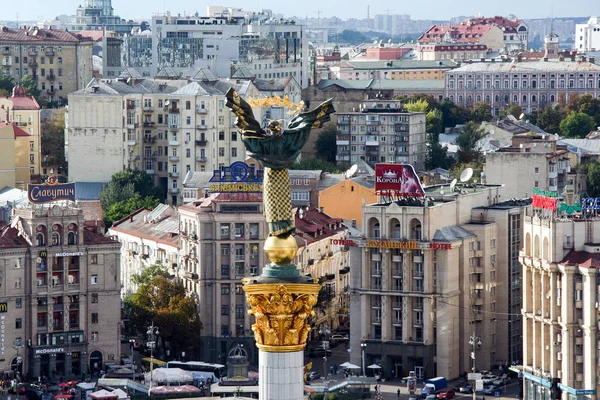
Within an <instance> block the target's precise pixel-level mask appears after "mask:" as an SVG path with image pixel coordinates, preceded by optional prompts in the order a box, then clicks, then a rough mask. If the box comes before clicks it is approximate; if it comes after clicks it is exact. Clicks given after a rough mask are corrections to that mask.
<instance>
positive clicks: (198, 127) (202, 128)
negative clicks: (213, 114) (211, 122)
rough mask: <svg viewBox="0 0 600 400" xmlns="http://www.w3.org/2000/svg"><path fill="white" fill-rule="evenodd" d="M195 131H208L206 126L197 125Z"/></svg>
mask: <svg viewBox="0 0 600 400" xmlns="http://www.w3.org/2000/svg"><path fill="white" fill-rule="evenodd" d="M196 129H200V130H205V129H208V126H206V125H204V124H198V125H196Z"/></svg>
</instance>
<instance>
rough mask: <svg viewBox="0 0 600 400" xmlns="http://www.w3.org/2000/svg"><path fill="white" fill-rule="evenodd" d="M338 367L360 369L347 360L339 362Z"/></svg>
mask: <svg viewBox="0 0 600 400" xmlns="http://www.w3.org/2000/svg"><path fill="white" fill-rule="evenodd" d="M340 367H342V368H348V369H360V367H359V366H358V365H355V364H351V363H349V362H345V363H343V364H340Z"/></svg>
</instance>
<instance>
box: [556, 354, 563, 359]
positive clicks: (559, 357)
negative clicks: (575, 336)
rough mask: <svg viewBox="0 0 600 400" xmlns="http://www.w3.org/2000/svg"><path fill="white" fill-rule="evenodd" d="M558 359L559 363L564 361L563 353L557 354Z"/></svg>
mask: <svg viewBox="0 0 600 400" xmlns="http://www.w3.org/2000/svg"><path fill="white" fill-rule="evenodd" d="M556 359H557V360H558V361H561V360H562V353H556Z"/></svg>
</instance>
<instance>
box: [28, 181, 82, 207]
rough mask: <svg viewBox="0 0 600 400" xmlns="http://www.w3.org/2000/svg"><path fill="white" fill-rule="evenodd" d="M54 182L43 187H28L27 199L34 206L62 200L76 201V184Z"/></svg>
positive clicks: (42, 185)
mask: <svg viewBox="0 0 600 400" xmlns="http://www.w3.org/2000/svg"><path fill="white" fill-rule="evenodd" d="M55 182H56V181H54V180H52V181H51V180H48V182H46V183H43V184H41V185H33V184H31V183H29V184H28V185H27V197H28V198H29V201H30V202H31V203H33V204H42V203H50V202H53V201H60V200H71V201H75V183H55Z"/></svg>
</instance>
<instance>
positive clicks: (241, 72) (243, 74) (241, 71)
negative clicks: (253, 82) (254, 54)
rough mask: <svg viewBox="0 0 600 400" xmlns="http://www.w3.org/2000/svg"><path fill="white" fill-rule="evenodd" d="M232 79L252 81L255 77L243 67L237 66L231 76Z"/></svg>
mask: <svg viewBox="0 0 600 400" xmlns="http://www.w3.org/2000/svg"><path fill="white" fill-rule="evenodd" d="M231 77H232V78H241V79H252V78H255V77H256V76H255V75H254V74H253V73H252V71H250V70H249V69H248V67H245V66H238V67H237V68H236V70H235V72H234V73H233V74H232V75H231Z"/></svg>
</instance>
